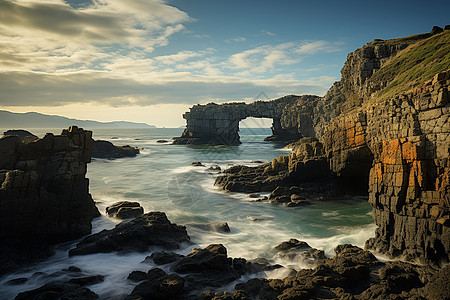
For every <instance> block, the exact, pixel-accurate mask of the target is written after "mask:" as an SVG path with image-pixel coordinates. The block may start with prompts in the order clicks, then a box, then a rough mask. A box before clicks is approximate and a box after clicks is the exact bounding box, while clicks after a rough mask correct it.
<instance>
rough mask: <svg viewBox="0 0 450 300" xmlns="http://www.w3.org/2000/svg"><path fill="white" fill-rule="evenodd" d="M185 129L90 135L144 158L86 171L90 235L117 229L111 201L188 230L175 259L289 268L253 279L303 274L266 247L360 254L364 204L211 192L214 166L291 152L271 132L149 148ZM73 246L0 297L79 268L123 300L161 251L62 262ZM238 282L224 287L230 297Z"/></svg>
mask: <svg viewBox="0 0 450 300" xmlns="http://www.w3.org/2000/svg"><path fill="white" fill-rule="evenodd" d="M29 131H30V132H32V133H34V134H35V135H37V136H39V137H43V135H44V134H45V133H46V132H52V133H54V134H59V133H60V132H61V129H55V130H49V129H29ZM182 131H183V129H182V128H175V129H174V128H149V129H96V130H94V135H93V138H94V139H96V140H108V141H111V142H112V143H114V144H115V145H119V146H121V145H130V146H134V147H139V148H141V154H139V155H138V156H137V157H134V158H121V159H116V160H105V159H93V160H92V162H91V163H90V164H89V165H88V173H87V177H88V178H89V180H90V185H89V186H90V192H91V194H92V197H93V199H94V201H95V202H96V205H97V207H98V209H99V210H100V212H101V213H102V216H101V217H99V218H97V219H95V220H94V221H93V233H96V232H99V231H101V230H103V229H111V228H113V227H114V226H115V225H116V224H117V223H118V222H119V221H118V220H112V219H108V218H107V217H105V215H104V214H105V208H106V207H107V206H109V205H111V204H113V203H115V202H118V201H137V202H139V203H140V204H141V205H142V206H143V207H144V210H145V212H150V211H163V212H165V213H166V214H167V217H168V218H169V220H170V221H171V222H172V223H176V224H180V225H186V227H187V231H188V234H189V235H190V237H191V240H192V242H193V244H192V245H185V246H184V247H183V248H182V249H180V250H179V251H177V252H178V253H181V254H187V253H189V252H190V250H191V249H192V248H194V247H202V248H203V247H206V246H208V245H209V244H216V243H220V244H223V245H224V246H225V247H226V248H227V250H228V256H230V257H243V258H246V259H254V258H257V257H265V258H267V259H269V260H272V261H273V262H274V263H279V264H282V265H283V266H286V267H288V268H285V269H282V270H277V271H272V272H271V273H267V274H257V275H252V276H253V277H256V276H257V277H261V276H267V277H270V278H275V277H276V278H282V277H283V276H286V275H287V273H288V272H289V271H290V269H289V268H293V269H297V270H298V269H299V268H303V267H305V266H306V265H305V263H304V262H302V261H298V260H297V261H287V260H284V259H282V258H280V257H279V256H277V255H276V253H275V251H274V250H273V248H274V247H275V246H276V245H278V244H280V243H281V242H283V241H287V240H289V239H291V238H295V239H298V240H301V241H305V242H307V243H308V244H309V245H310V246H311V247H314V248H317V249H321V250H324V251H325V253H326V255H327V256H333V255H334V251H333V249H334V248H335V247H336V246H337V245H339V244H343V243H351V244H354V245H357V246H361V247H363V246H364V242H365V241H366V240H367V239H368V238H370V237H372V236H374V232H375V228H376V226H375V224H374V222H373V219H372V217H371V207H370V205H369V204H368V203H367V198H364V197H348V199H346V200H342V201H327V200H324V201H316V202H313V205H310V206H304V207H294V208H287V207H279V206H274V205H271V204H270V203H267V202H254V201H252V200H254V199H251V198H249V197H248V195H246V194H241V193H229V192H224V191H221V190H219V189H218V188H217V187H215V186H214V181H215V178H216V177H217V176H218V175H220V174H218V173H217V171H211V170H208V168H209V167H211V166H216V165H218V166H220V167H221V168H222V170H223V169H226V168H228V167H230V166H232V165H248V166H256V165H257V164H258V162H257V161H262V162H269V161H271V160H272V159H274V158H275V157H277V156H280V155H284V154H288V153H289V150H288V149H284V148H283V146H284V145H283V144H279V143H274V142H264V137H266V136H269V135H270V134H271V130H270V129H266V128H258V129H255V128H242V129H241V131H240V135H241V141H242V144H241V145H240V146H184V145H171V144H170V143H157V142H156V141H157V140H161V139H165V140H168V141H170V140H171V139H172V137H175V136H180V135H181V133H182ZM194 161H200V162H202V163H203V164H204V165H205V167H198V166H197V167H193V166H190V164H191V163H192V162H194ZM264 195H267V194H262V196H264ZM222 222H227V223H228V225H229V227H230V230H231V231H230V232H229V233H223V232H215V231H208V230H206V228H207V226H205V225H207V224H211V223H222ZM78 241H79V240H78ZM76 243H77V241H73V242H70V243H64V244H60V245H57V246H55V251H56V254H55V255H54V256H52V257H50V258H49V259H47V260H45V261H43V262H41V263H38V264H36V265H32V266H28V267H26V268H23V269H20V270H16V271H15V272H14V273H11V274H8V275H6V276H4V277H2V278H0V295H1V296H2V297H1V298H2V299H10V298H14V297H15V296H16V295H17V293H19V292H22V291H26V290H31V289H35V288H38V287H40V286H42V285H44V284H46V283H48V282H51V281H55V280H60V279H64V278H66V277H67V276H68V275H67V273H64V272H61V270H62V269H66V268H68V267H69V266H77V267H79V268H81V269H82V270H83V271H84V272H85V273H86V274H90V275H103V276H105V280H104V282H102V283H99V284H95V285H92V286H89V289H91V290H92V291H93V292H95V293H97V294H98V295H100V298H101V299H122V298H123V297H124V296H125V295H128V294H129V293H130V292H131V291H132V290H133V288H134V286H135V285H136V283H132V282H130V281H128V280H127V279H126V278H127V276H128V274H129V273H131V272H132V271H134V270H141V271H148V270H149V269H151V268H152V267H154V266H153V265H151V264H148V263H143V260H144V259H145V257H146V256H148V255H150V254H151V253H152V252H153V251H157V250H160V249H157V248H153V249H149V251H148V252H147V253H131V254H125V255H124V254H117V253H108V254H92V255H85V256H76V257H71V258H69V257H68V254H67V251H68V250H69V249H71V248H73V247H74V245H75V244H76ZM20 277H26V278H28V281H27V282H25V283H24V284H22V285H8V284H6V283H7V282H8V281H9V280H11V279H14V278H20ZM249 278H251V277H245V278H241V279H240V281H246V280H248V279H249ZM235 283H236V282H235ZM235 283H233V284H231V285H230V286H226V287H223V289H231V288H232V287H233V286H234V284H235Z"/></svg>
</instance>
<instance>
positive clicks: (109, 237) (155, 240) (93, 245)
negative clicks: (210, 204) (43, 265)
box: [69, 212, 190, 256]
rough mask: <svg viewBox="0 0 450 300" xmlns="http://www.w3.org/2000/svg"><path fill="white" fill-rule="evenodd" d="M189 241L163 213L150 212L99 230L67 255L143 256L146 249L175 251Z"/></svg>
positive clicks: (184, 231) (184, 233) (182, 227)
mask: <svg viewBox="0 0 450 300" xmlns="http://www.w3.org/2000/svg"><path fill="white" fill-rule="evenodd" d="M189 242H190V238H189V236H188V234H187V232H186V228H185V227H184V226H179V225H176V224H172V223H171V222H170V221H169V220H168V219H167V217H166V214H165V213H163V212H150V213H147V214H145V215H142V216H140V217H137V218H136V219H133V220H130V221H126V222H121V223H119V224H117V225H116V227H115V228H114V229H111V230H106V229H105V230H102V231H100V232H99V233H96V234H93V235H91V236H88V237H86V238H84V239H83V240H82V241H81V242H79V243H78V244H77V245H76V248H74V249H72V250H70V251H69V255H70V256H75V255H86V254H92V253H108V252H112V251H119V252H133V251H136V252H144V251H147V250H148V248H149V247H150V246H160V247H163V248H166V249H178V248H179V247H180V244H181V243H189Z"/></svg>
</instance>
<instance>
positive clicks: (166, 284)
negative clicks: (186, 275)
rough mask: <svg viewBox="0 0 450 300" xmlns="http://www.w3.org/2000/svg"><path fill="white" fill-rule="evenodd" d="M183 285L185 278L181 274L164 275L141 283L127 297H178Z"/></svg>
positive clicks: (162, 299) (128, 299)
mask: <svg viewBox="0 0 450 300" xmlns="http://www.w3.org/2000/svg"><path fill="white" fill-rule="evenodd" d="M183 287H184V279H183V278H182V277H180V276H179V275H177V274H170V275H164V276H162V277H158V278H154V279H153V280H146V281H144V282H142V283H140V284H139V285H138V286H136V287H135V288H134V290H133V291H132V292H131V294H130V295H128V296H127V297H126V298H125V299H127V300H131V299H161V300H165V299H178V297H179V295H180V294H181V292H182V290H183Z"/></svg>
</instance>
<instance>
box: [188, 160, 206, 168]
mask: <svg viewBox="0 0 450 300" xmlns="http://www.w3.org/2000/svg"><path fill="white" fill-rule="evenodd" d="M204 166H205V165H204V164H202V162H200V161H193V162H192V163H191V167H204Z"/></svg>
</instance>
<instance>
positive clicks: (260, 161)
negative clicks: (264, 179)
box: [250, 160, 264, 164]
mask: <svg viewBox="0 0 450 300" xmlns="http://www.w3.org/2000/svg"><path fill="white" fill-rule="evenodd" d="M250 163H252V164H263V163H264V162H263V161H262V160H252V161H251V162H250Z"/></svg>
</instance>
